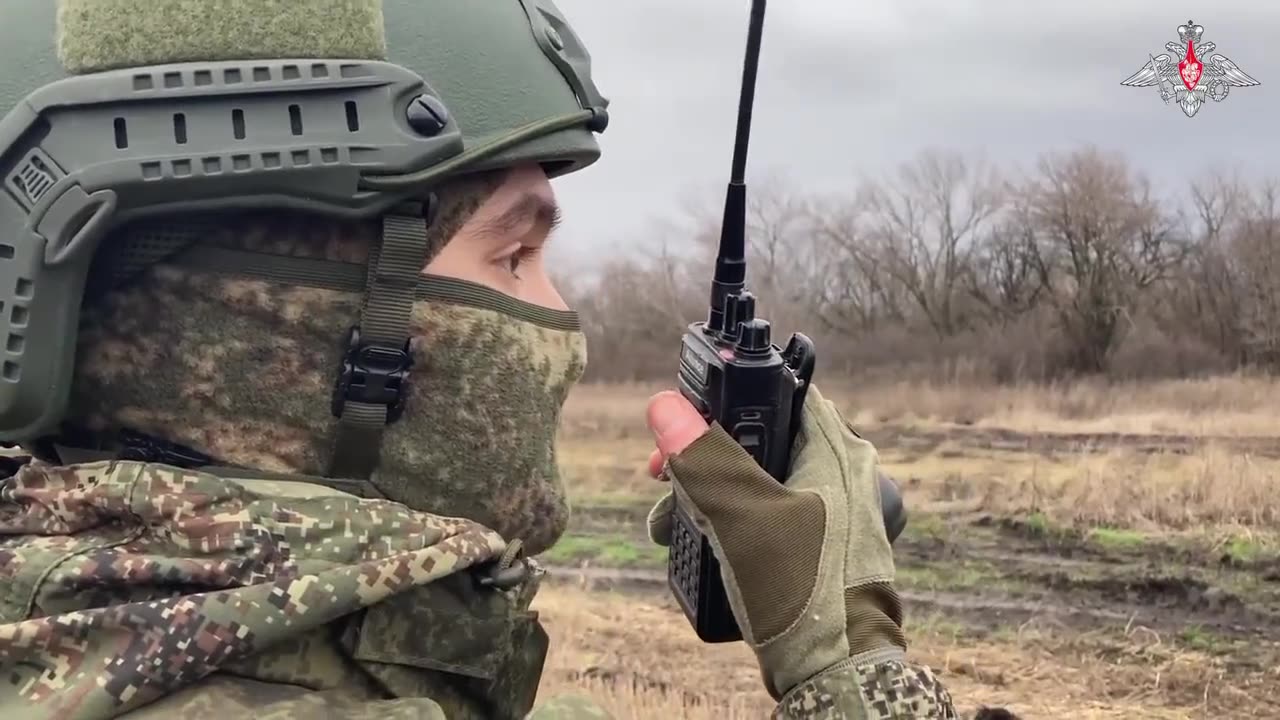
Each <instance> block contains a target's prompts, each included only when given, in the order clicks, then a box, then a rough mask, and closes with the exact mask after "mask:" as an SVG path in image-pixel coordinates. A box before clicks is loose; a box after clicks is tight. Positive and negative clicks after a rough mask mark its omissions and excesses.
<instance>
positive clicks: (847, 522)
mask: <svg viewBox="0 0 1280 720" xmlns="http://www.w3.org/2000/svg"><path fill="white" fill-rule="evenodd" d="M648 422H649V428H650V430H651V431H652V432H653V434H654V439H655V442H656V444H657V449H656V450H655V451H654V453H653V455H651V456H650V458H649V470H650V472H651V474H653V475H654V476H655V477H661V478H662V479H664V480H670V481H671V484H672V492H671V493H669V494H668V495H667V496H666V497H664V498H663V499H662V500H660V501H659V502H658V504H657V505H655V506H654V508H653V510H652V511H651V512H650V514H649V535H650V537H651V538H652V539H653V540H654V542H656V543H658V544H661V545H668V544H669V543H670V537H671V517H670V516H671V509H672V507H673V503H674V502H675V501H676V500H677V499H678V501H679V503H680V505H681V506H682V507H683V508H685V510H686V511H687V512H688V513H689V515H690V516H691V517H693V518H694V520H695V521H696V522H697V523H698V525H699V526H700V527H701V528H702V529H703V532H705V533H706V534H707V535H708V538H709V540H710V542H711V545H712V547H713V548H714V549H715V552H716V555H717V557H718V558H720V561H721V562H720V567H721V574H722V579H723V580H724V584H725V589H726V591H727V593H728V595H729V602H730V605H731V606H732V608H733V612H734V616H735V618H736V619H737V621H738V626H739V628H740V629H741V630H742V634H743V639H744V640H745V641H746V642H747V644H748V645H749V646H750V647H751V648H752V650H754V651H755V653H756V657H757V660H758V661H759V663H760V669H761V672H762V674H763V675H764V678H765V684H766V686H767V687H768V689H769V692H770V693H771V694H773V696H774V697H775V698H781V697H782V695H784V694H785V693H786V692H787V691H788V690H790V689H791V688H792V687H794V686H795V685H797V684H798V683H801V682H803V681H804V680H806V679H808V678H810V677H813V676H814V675H817V674H818V673H821V672H823V671H826V670H830V669H833V668H834V667H835V666H837V665H843V664H845V663H851V664H861V663H865V662H871V661H877V660H880V659H892V658H895V657H901V655H902V651H903V650H904V649H905V648H906V639H905V637H904V635H903V633H902V629H901V625H902V609H901V603H900V601H899V600H898V596H897V593H896V592H895V591H894V589H893V577H894V568H893V557H892V551H891V549H890V546H889V541H888V538H887V537H886V535H885V529H884V520H883V516H882V514H881V509H880V491H879V483H878V480H877V471H876V453H875V449H874V448H873V447H872V446H871V444H870V443H868V442H866V441H865V440H862V439H861V438H859V437H857V436H856V435H855V434H854V433H853V431H852V430H851V429H850V427H849V426H848V424H847V423H846V422H845V421H844V419H843V418H842V417H841V416H840V414H839V412H838V411H837V410H836V409H835V406H834V405H832V404H831V403H830V402H828V401H827V400H826V399H825V398H823V397H822V395H821V394H820V393H819V392H818V391H817V389H816V388H810V389H809V392H808V397H807V399H806V402H805V407H804V411H803V414H802V427H801V430H800V433H799V434H798V436H797V440H796V446H795V448H793V454H792V457H793V460H792V469H791V474H790V475H789V476H788V478H787V482H786V485H785V486H784V485H782V484H779V483H778V482H777V481H776V480H774V479H773V478H772V477H770V476H769V475H768V473H766V472H765V471H764V470H763V469H761V468H760V466H759V465H757V464H756V462H755V461H754V460H753V459H752V458H751V456H750V455H748V454H747V452H746V451H745V450H743V449H742V447H741V446H739V445H738V444H737V443H736V442H734V441H733V439H732V438H731V437H730V436H729V435H728V433H726V432H725V431H724V429H723V428H721V427H720V426H719V425H712V426H708V425H707V423H706V422H705V421H703V420H702V417H701V416H700V415H699V414H698V412H697V411H696V410H695V409H694V408H693V406H692V405H690V404H689V402H688V401H687V400H685V399H684V398H683V397H682V396H680V395H679V394H678V393H675V392H666V393H659V394H658V395H655V396H654V397H653V398H652V399H651V400H650V402H649V408H648Z"/></svg>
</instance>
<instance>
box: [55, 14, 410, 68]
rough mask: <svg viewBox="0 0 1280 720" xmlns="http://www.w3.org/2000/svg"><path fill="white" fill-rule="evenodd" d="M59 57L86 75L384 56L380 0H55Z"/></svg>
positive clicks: (380, 58) (384, 33) (65, 66)
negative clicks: (206, 63) (196, 64)
mask: <svg viewBox="0 0 1280 720" xmlns="http://www.w3.org/2000/svg"><path fill="white" fill-rule="evenodd" d="M57 45H58V59H59V60H60V61H61V62H62V65H63V67H64V68H66V70H67V72H70V73H73V74H87V73H93V72H101V71H103V70H112V69H117V68H127V67H139V66H144V65H161V64H166V63H180V62H195V61H202V60H207V61H219V60H250V59H259V58H262V59H269V58H352V59H360V60H384V59H385V58H386V29H385V26H384V21H383V16H382V2H381V0H307V1H306V2H302V1H300V0H217V1H216V2H215V1H213V0H58V43H57Z"/></svg>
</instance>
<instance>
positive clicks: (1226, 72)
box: [1120, 20, 1261, 117]
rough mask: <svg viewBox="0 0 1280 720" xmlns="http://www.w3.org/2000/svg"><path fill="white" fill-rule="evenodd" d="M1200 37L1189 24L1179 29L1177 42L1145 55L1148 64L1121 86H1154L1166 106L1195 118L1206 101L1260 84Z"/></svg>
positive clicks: (1219, 99) (1201, 32)
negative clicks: (1173, 103)
mask: <svg viewBox="0 0 1280 720" xmlns="http://www.w3.org/2000/svg"><path fill="white" fill-rule="evenodd" d="M1203 35H1204V26H1202V25H1197V24H1195V22H1193V21H1191V20H1188V21H1187V23H1186V24H1185V25H1179V26H1178V42H1176V43H1175V42H1169V43H1166V44H1165V46H1164V48H1165V50H1167V51H1168V52H1166V53H1160V54H1159V55H1150V54H1148V55H1147V64H1145V65H1143V66H1142V69H1141V70H1139V71H1138V72H1136V73H1134V74H1133V75H1131V76H1130V77H1129V79H1128V80H1125V81H1124V82H1122V83H1120V84H1121V85H1125V86H1127V87H1151V86H1155V88H1156V90H1157V91H1158V92H1159V93H1160V99H1161V100H1163V101H1164V103H1165V104H1166V105H1168V104H1169V103H1170V102H1176V103H1177V105H1178V107H1179V108H1181V109H1182V112H1183V113H1184V114H1186V116H1187V117H1195V114H1196V113H1197V112H1199V111H1200V108H1201V107H1203V106H1204V104H1205V101H1206V100H1213V101H1214V102H1222V101H1223V100H1226V99H1227V93H1229V92H1230V91H1231V88H1233V87H1253V86H1254V85H1260V84H1261V83H1259V82H1258V81H1257V80H1254V79H1253V78H1252V77H1250V76H1249V75H1248V74H1247V73H1245V72H1244V71H1243V70H1241V69H1240V66H1239V65H1236V64H1235V63H1234V62H1232V61H1231V60H1230V58H1228V57H1227V56H1226V55H1222V54H1220V53H1215V52H1214V50H1216V49H1217V48H1218V46H1217V44H1216V43H1211V42H1204V41H1202V40H1201V37H1203ZM1204 58H1207V60H1205V59H1204Z"/></svg>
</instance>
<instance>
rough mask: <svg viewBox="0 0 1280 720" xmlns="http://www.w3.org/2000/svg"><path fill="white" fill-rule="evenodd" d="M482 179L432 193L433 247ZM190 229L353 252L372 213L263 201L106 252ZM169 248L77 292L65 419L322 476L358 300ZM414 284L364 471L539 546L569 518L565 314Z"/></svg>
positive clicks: (372, 238)
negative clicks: (405, 351)
mask: <svg viewBox="0 0 1280 720" xmlns="http://www.w3.org/2000/svg"><path fill="white" fill-rule="evenodd" d="M495 184H496V181H495V180H494V178H493V177H486V178H483V179H480V180H475V179H473V180H455V181H450V182H449V183H446V184H445V185H443V186H442V187H441V188H440V191H439V192H440V199H441V209H440V212H439V215H438V219H437V220H436V221H435V223H434V224H433V226H432V229H431V231H430V235H431V237H432V244H433V254H434V252H438V251H439V249H440V247H442V246H443V244H444V242H446V241H447V240H448V239H449V237H450V236H452V235H453V234H454V232H455V231H456V230H457V229H458V228H459V227H460V226H461V225H462V224H463V222H464V221H465V220H466V219H467V218H468V217H469V216H470V215H471V214H472V213H473V212H474V210H475V209H476V207H477V206H478V205H479V204H480V203H481V202H482V201H483V199H484V198H485V197H487V195H488V194H489V193H490V192H491V191H492V189H493V187H494V185H495ZM196 227H200V228H203V229H202V230H201V232H203V233H204V236H203V237H201V238H200V242H201V243H202V244H206V245H208V244H211V245H215V246H221V247H225V248H231V249H237V250H248V251H252V252H258V253H270V254H274V255H290V256H294V257H311V258H321V259H326V260H331V261H339V262H352V263H364V262H366V260H367V258H368V254H369V252H370V249H371V248H372V247H374V246H375V243H376V242H377V238H378V226H377V224H376V223H373V224H361V223H335V222H332V221H324V220H321V219H317V218H314V217H304V216H296V215H290V214H281V213H270V214H265V213H264V214H248V215H240V216H236V217H233V218H225V217H219V218H217V219H216V221H214V222H210V223H205V224H201V225H195V224H192V223H191V222H189V221H184V224H183V225H181V226H166V225H165V224H163V223H156V222H151V223H148V224H145V225H140V226H135V227H131V228H128V229H126V230H125V231H123V232H119V233H117V234H116V236H115V237H113V238H112V239H111V240H110V241H109V242H108V245H107V248H106V250H105V251H104V255H105V256H114V257H121V256H122V255H123V256H127V255H129V254H130V253H133V254H135V255H136V254H137V253H138V252H143V251H145V249H146V247H147V246H148V244H149V242H151V241H154V240H155V239H157V238H160V239H162V240H163V241H164V242H161V243H160V244H161V245H172V244H173V237H172V235H173V233H174V232H178V233H191V232H194V230H193V228H196ZM151 244H154V242H151ZM182 257H183V256H182V255H181V254H179V255H177V256H175V257H173V258H170V259H169V260H166V261H164V262H161V263H159V264H151V265H149V266H148V267H147V268H146V270H145V271H144V272H143V273H142V274H141V275H139V276H138V277H136V278H134V279H133V280H132V281H131V282H129V283H127V284H126V285H124V286H121V287H118V288H115V289H113V290H111V291H110V292H108V293H106V294H105V295H103V296H101V297H99V298H96V299H94V300H93V301H92V302H91V303H89V304H87V306H86V308H85V317H84V322H83V324H82V329H81V332H80V341H79V347H78V349H77V366H76V372H75V376H74V384H73V396H72V401H71V408H70V415H69V417H71V418H74V419H76V421H77V422H79V423H80V424H82V425H84V426H86V427H87V428H89V429H91V430H95V431H103V432H110V431H116V430H119V429H122V428H127V429H130V430H134V431H137V432H141V433H145V434H147V435H151V436H155V437H159V438H162V439H164V440H168V441H171V442H176V443H180V444H182V445H186V446H188V447H190V448H193V449H196V450H199V451H201V452H203V453H206V454H208V455H210V456H212V457H214V458H216V459H217V460H218V461H220V462H222V463H227V464H236V465H241V466H246V467H252V468H256V469H261V470H268V471H273V472H290V473H302V474H309V475H323V474H324V473H325V469H326V466H327V465H328V463H329V460H330V455H331V453H332V452H333V439H334V431H335V427H336V425H337V420H336V418H335V417H334V416H333V415H332V414H331V413H330V396H331V392H332V390H333V383H334V379H335V377H336V373H337V369H338V367H339V363H340V361H341V358H342V357H343V354H344V352H345V350H346V331H347V329H348V328H350V327H351V326H352V325H353V324H355V323H356V322H357V319H358V318H359V316H360V305H361V302H362V296H361V295H360V294H359V293H351V292H341V291H334V290H323V289H317V288H312V287H300V286H291V285H284V284H280V283H276V282H270V281H262V280H256V279H246V278H244V277H235V276H230V275H221V274H218V273H215V272H211V271H208V270H205V269H201V268H199V267H198V265H197V264H196V263H184V262H183V260H182ZM425 295H426V297H425V299H421V300H419V301H418V302H417V303H415V306H414V309H413V314H412V320H411V324H410V325H411V331H410V332H411V335H412V340H411V350H412V354H413V357H414V369H413V371H412V372H411V374H410V378H409V390H408V394H407V405H406V409H405V412H404V415H403V417H402V418H400V419H399V420H398V421H397V422H394V423H392V424H391V425H389V426H388V427H387V429H386V432H385V435H384V441H383V446H382V456H381V457H382V459H381V464H380V466H379V468H378V469H377V471H376V472H375V473H374V475H373V477H372V481H373V483H374V484H375V485H376V486H377V487H378V488H379V490H380V491H381V492H383V493H384V494H385V495H386V496H388V497H389V498H391V499H393V500H396V501H399V502H403V503H405V504H406V505H409V506H411V507H413V508H416V509H421V510H428V511H431V512H435V513H439V514H446V515H454V516H461V517H467V518H471V519H474V520H477V521H479V522H482V523H484V524H486V525H488V526H490V527H492V528H493V529H495V530H497V531H498V532H499V533H501V534H502V535H503V536H504V537H505V538H507V539H508V540H512V539H517V538H518V539H520V540H522V541H524V543H525V547H526V549H527V551H528V552H530V553H531V554H536V553H538V552H541V551H543V550H545V549H546V548H548V547H550V546H551V545H552V544H553V543H554V542H555V540H556V539H557V538H558V537H559V536H560V534H561V533H562V532H563V531H564V528H565V525H566V523H567V520H568V505H567V502H566V498H565V493H564V490H563V487H562V484H561V480H560V476H559V473H558V470H557V464H556V449H555V437H556V429H557V425H558V424H559V416H560V408H561V405H562V403H563V402H564V399H565V396H566V395H567V393H568V392H569V390H570V388H571V387H572V386H573V384H574V383H575V382H576V381H577V379H578V378H579V377H580V375H581V374H582V372H583V370H584V368H585V363H586V346H585V340H584V337H583V335H582V333H581V332H580V329H579V325H578V320H577V316H576V315H575V314H574V313H572V312H567V311H555V310H550V309H547V308H543V307H539V306H535V305H531V304H528V303H525V302H522V301H520V300H517V299H515V298H512V297H509V296H506V295H503V294H501V293H499V292H497V291H495V290H492V289H490V288H488V287H484V286H481V285H478V284H474V283H470V282H466V281H461V280H456V279H450V278H440V277H436V278H431V279H430V280H429V281H428V282H427V283H426V292H425ZM420 297H421V296H420Z"/></svg>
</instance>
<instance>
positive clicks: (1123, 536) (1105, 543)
mask: <svg viewBox="0 0 1280 720" xmlns="http://www.w3.org/2000/svg"><path fill="white" fill-rule="evenodd" d="M1086 538H1087V539H1088V541H1089V542H1091V543H1093V544H1095V545H1097V546H1099V547H1103V548H1106V549H1108V550H1129V549H1132V548H1136V547H1140V546H1141V545H1142V544H1143V543H1145V542H1146V541H1147V536H1146V535H1143V534H1142V533H1140V532H1137V531H1134V530H1119V529H1116V528H1107V527H1099V528H1094V529H1092V530H1090V531H1089V533H1088V535H1086Z"/></svg>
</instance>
